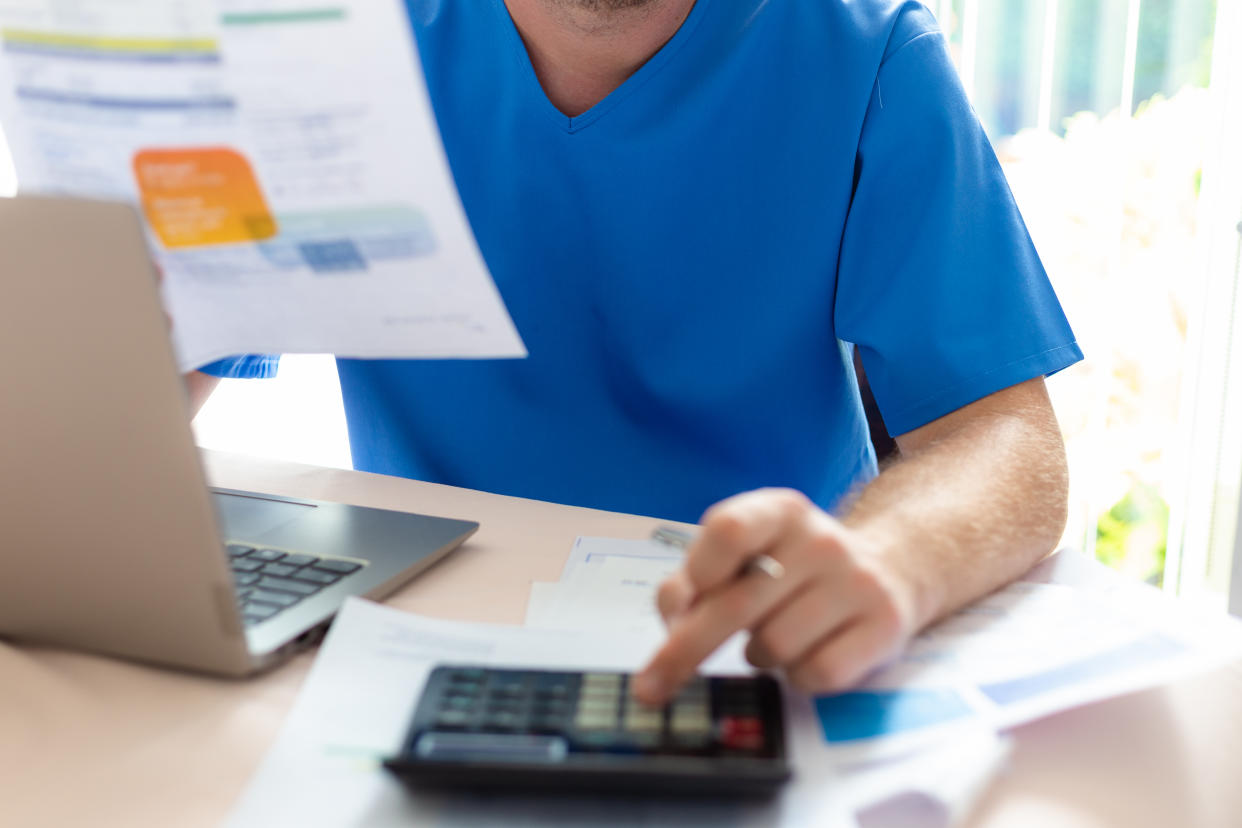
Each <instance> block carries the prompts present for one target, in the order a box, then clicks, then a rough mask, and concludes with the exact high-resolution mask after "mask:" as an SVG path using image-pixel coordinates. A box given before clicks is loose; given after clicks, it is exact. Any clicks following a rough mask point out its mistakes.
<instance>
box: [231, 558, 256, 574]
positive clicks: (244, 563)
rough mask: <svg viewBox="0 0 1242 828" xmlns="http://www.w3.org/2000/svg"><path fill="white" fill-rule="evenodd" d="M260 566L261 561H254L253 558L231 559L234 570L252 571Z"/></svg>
mask: <svg viewBox="0 0 1242 828" xmlns="http://www.w3.org/2000/svg"><path fill="white" fill-rule="evenodd" d="M262 568H263V561H256V560H254V559H253V558H237V559H234V561H233V571H234V572H254V571H255V570H256V569H262Z"/></svg>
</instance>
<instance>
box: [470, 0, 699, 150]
mask: <svg viewBox="0 0 1242 828" xmlns="http://www.w3.org/2000/svg"><path fill="white" fill-rule="evenodd" d="M710 2H711V0H696V2H695V4H694V6H693V8H691V9H690V14H688V15H687V16H686V19H685V20H683V21H682V24H681V27H680V28H678V29H677V32H676V34H674V35H673V36H672V38H670V39H669V41H668V42H667V43H665V44H664V45H663V46H661V47H660V50H659V51H658V52H656V53H655V54H654V55H652V56H651V57H650V58H649V59H648V60H647V62H646V63H644V64H643V65H642V66H640V67H639V68H638V71H636V72H635V73H634V74H632V75H630V76H629V77H628V78H626V79H625V81H624V82H623V83H622V84H621V85H620V86H618V87H617V88H616V89H614V90H612V91H611V92H609V93H608V95H607V96H606V97H605V98H604V99H603V100H601V101H600V102H599V103H597V104H595V106H593V107H591V108H590V109H588V110H587V111H586V112H583V113H582V114H581V115H577V116H574V117H572V118H571V117H569V116H568V115H566V114H565V113H564V112H561V111H560V110H559V109H557V108H556V105H555V104H554V103H552V101H551V100H550V99H549V98H548V94H547V93H546V92H544V91H543V85H542V84H541V83H540V82H539V76H538V75H536V74H535V66H534V64H533V63H531V60H530V53H529V52H527V51H526V43H525V42H523V40H522V35H521V34H520V33H519V32H518V30H517V24H515V23H514V22H513V17H512V16H511V15H510V14H509V9H508V7H507V6H506V5H505V0H493V5H494V6H495V8H496V11H497V12H498V13H499V14H500V16H501V18H502V20H501V28H502V29H504V31H505V36H506V37H507V38H508V39H509V41H510V45H511V47H512V48H513V50H514V56H515V58H516V59H517V62H518V65H519V67H520V69H521V72H522V74H523V75H524V76H525V80H526V87H527V94H528V97H530V98H531V99H532V101H533V102H534V105H535V106H537V107H538V108H540V109H542V110H543V111H544V112H545V113H546V114H547V116H548V117H549V118H551V119H552V120H553V121H554V122H555V123H556V124H557V125H558V126H559V127H560V128H561V129H563V130H565V131H566V132H568V133H571V134H572V133H575V132H580V131H581V130H584V129H586V128H587V127H589V126H590V125H591V124H593V123H595V122H596V121H598V120H599V119H600V118H602V117H604V116H605V115H607V114H608V113H609V112H611V111H612V110H613V109H615V108H616V107H617V106H618V105H619V104H621V102H622V101H624V100H625V99H626V98H628V97H630V95H632V94H634V93H635V92H637V91H638V89H639V88H640V87H642V86H643V85H644V84H646V83H647V82H648V81H649V80H651V79H652V78H653V77H655V76H656V74H658V73H659V72H660V70H661V69H663V68H664V67H665V66H667V65H668V63H669V61H670V60H672V59H673V57H674V56H675V55H676V54H677V53H678V52H679V51H681V47H682V46H684V45H685V44H686V42H687V41H688V40H689V39H690V37H691V35H693V34H694V30H695V29H696V28H698V25H699V22H700V21H701V20H702V19H703V14H704V10H705V9H706V8H707V6H708V4H709V3H710Z"/></svg>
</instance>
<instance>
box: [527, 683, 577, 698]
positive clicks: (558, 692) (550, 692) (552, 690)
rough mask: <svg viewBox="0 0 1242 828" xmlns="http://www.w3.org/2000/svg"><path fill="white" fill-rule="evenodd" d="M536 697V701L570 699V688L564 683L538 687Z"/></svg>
mask: <svg viewBox="0 0 1242 828" xmlns="http://www.w3.org/2000/svg"><path fill="white" fill-rule="evenodd" d="M535 699H536V701H568V700H569V688H568V687H566V686H565V685H564V684H553V685H550V686H548V685H545V686H541V687H536V688H535Z"/></svg>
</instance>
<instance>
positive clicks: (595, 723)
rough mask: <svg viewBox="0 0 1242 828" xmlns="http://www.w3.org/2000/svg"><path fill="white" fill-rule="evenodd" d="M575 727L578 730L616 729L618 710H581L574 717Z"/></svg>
mask: <svg viewBox="0 0 1242 828" xmlns="http://www.w3.org/2000/svg"><path fill="white" fill-rule="evenodd" d="M574 727H575V728H576V729H578V730H616V728H617V714H616V711H611V710H610V711H608V712H603V711H593V710H579V711H578V715H577V716H576V717H574Z"/></svg>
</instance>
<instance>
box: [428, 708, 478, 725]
mask: <svg viewBox="0 0 1242 828" xmlns="http://www.w3.org/2000/svg"><path fill="white" fill-rule="evenodd" d="M469 722H470V712H469V711H467V710H441V711H440V713H439V715H437V716H436V727H441V728H448V729H453V728H460V727H465V726H466V725H467V724H469Z"/></svg>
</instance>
